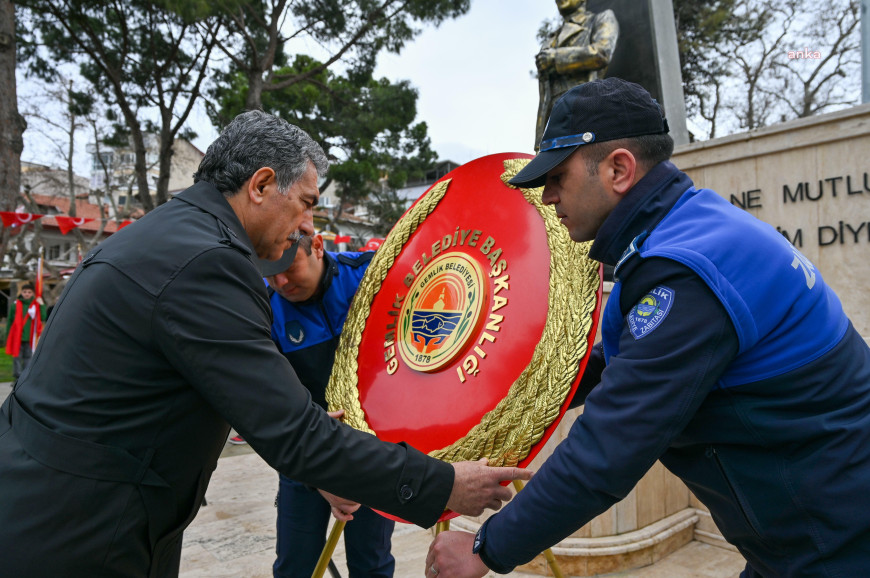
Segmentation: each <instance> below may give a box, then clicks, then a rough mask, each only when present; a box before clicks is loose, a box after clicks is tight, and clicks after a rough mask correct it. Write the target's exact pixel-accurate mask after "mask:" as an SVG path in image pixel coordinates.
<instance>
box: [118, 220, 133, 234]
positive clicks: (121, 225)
mask: <svg viewBox="0 0 870 578" xmlns="http://www.w3.org/2000/svg"><path fill="white" fill-rule="evenodd" d="M132 223H133V221H132V220H130V219H124V220H123V221H122V222H120V223H118V230H119V231H120V230H121V229H123V228H124V227H126V226H127V225H130V224H132Z"/></svg>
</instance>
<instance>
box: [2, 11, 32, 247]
mask: <svg viewBox="0 0 870 578" xmlns="http://www.w3.org/2000/svg"><path fill="white" fill-rule="evenodd" d="M25 128H27V122H26V121H25V120H24V117H23V116H21V115H20V114H18V94H17V92H16V88H15V6H14V5H13V4H12V2H11V0H0V210H2V211H11V210H13V209H14V208H15V203H16V200H17V198H18V194H19V191H20V190H21V151H22V150H24V139H23V137H22V135H23V134H24V129H25ZM8 240H9V233H8V231H7V229H5V228H4V229H3V232H2V235H0V262H2V260H3V257H4V256H5V255H6V244H7V242H8Z"/></svg>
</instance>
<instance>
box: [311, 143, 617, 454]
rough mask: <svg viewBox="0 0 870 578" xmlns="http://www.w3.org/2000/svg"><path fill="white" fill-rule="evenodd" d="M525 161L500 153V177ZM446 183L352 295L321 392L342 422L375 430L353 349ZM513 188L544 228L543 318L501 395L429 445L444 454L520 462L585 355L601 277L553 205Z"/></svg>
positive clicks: (406, 222)
mask: <svg viewBox="0 0 870 578" xmlns="http://www.w3.org/2000/svg"><path fill="white" fill-rule="evenodd" d="M528 162H529V161H528V159H509V160H506V161H505V162H504V167H505V172H504V173H503V174H502V175H501V179H502V181H503V182H504V183H505V184H507V185H508V186H509V187H510V188H516V187H513V186H512V185H510V184H508V180H510V179H511V178H513V177H514V176H515V175H516V174H517V173H518V172H519V171H520V170H521V169H522V168H523V167H524V166H525V165H526V164H527V163H528ZM449 185H450V181H449V180H447V181H442V182H441V183H438V185H436V186H435V187H434V188H433V189H432V190H431V191H430V192H429V194H427V195H426V196H425V197H423V198H422V199H421V200H420V202H418V203H417V204H416V205H414V207H413V208H412V209H411V210H410V211H409V212H408V213H407V214H406V215H405V216H404V217H403V218H402V219H401V220H400V221H399V222H398V223H397V224H396V226H395V227H394V229H393V231H392V233H391V234H390V235H389V236H388V237H387V240H386V241H385V242H384V244H383V245H382V246H381V247H380V248H379V249H378V251H377V252H376V253H375V256H374V258H373V259H372V262H371V264H370V265H369V268H368V270H367V271H366V273H365V275H364V276H363V280H362V283H361V284H360V286H359V289H358V290H357V293H356V296H355V297H354V300H353V304H352V306H351V309H350V313H349V314H348V317H347V321H346V322H345V325H344V331H343V332H342V334H341V341H340V343H339V348H338V353H337V355H336V360H335V366H334V368H333V372H332V376H331V378H330V380H329V385H328V386H327V390H326V397H327V400H328V401H329V405H330V408H331V409H336V408H344V410H345V417H344V420H345V422H346V423H348V424H349V425H351V426H353V427H355V428H356V429H359V430H362V431H366V432H369V433H371V434H375V432H374V431H373V430H372V429H371V428H370V427H369V425H368V423H366V420H365V412H364V411H363V409H362V406H361V405H360V402H359V392H358V391H357V369H358V363H357V356H358V354H359V345H360V341H361V340H362V332H363V329H364V328H365V322H366V319H367V318H368V315H369V312H370V310H371V304H372V301H373V300H374V296H375V294H376V293H377V292H378V290H379V289H380V287H381V284H382V283H383V281H384V279H385V278H386V276H387V273H388V272H389V270H390V268H391V267H392V266H393V263H395V260H396V258H397V257H398V255H399V253H400V252H401V251H402V248H403V247H404V246H405V243H406V242H407V241H408V239H409V238H410V237H411V235H412V234H414V232H415V231H416V230H417V227H418V226H419V225H420V223H422V222H423V220H424V219H425V218H426V217H427V216H428V215H429V214H430V213H431V212H432V211H433V210H434V209H435V207H436V206H437V205H438V203H439V202H440V201H441V199H442V198H444V194H445V193H446V192H447V188H448V187H449ZM520 191H521V192H522V194H523V196H524V197H525V199H526V200H527V201H528V202H529V203H530V204H532V205H533V206H534V207H535V209H536V210H537V211H538V213H539V214H540V215H541V218H543V220H544V225H545V228H546V231H547V244H548V246H549V249H550V289H549V298H548V311H547V320H546V324H545V326H544V331H543V334H542V336H541V340H540V341H539V342H538V344H537V346H535V351H534V354H533V355H532V360H531V362H530V363H529V365H528V366H527V367H526V369H525V370H524V371H523V372H522V373H521V374H520V376H519V377H518V378H517V380H516V381H515V382H514V383H513V385H511V388H510V390H509V391H508V394H507V395H506V396H505V398H504V399H502V400H501V401H500V402H499V403H498V405H496V407H495V408H494V409H493V410H491V411H489V412H488V413H486V414H485V415H484V416H483V417H482V418H481V420H480V423H479V424H478V425H476V426H474V427H473V428H472V429H471V430H470V431H469V432H468V433H467V434H466V435H465V437H463V438H461V439H459V440H457V441H456V442H454V443H453V444H451V445H449V446H447V447H445V448H441V449H439V450H434V451H432V452H430V453H429V455H430V456H432V457H435V458H438V459H441V460H444V461H447V462H457V461H463V460H478V459H480V458H482V457H486V458H488V459H489V463H490V465H492V466H514V465H516V464H517V463H519V462H520V460H522V459H523V458H525V457H526V456H528V455H529V452H530V450H531V448H532V446H534V445H535V444H536V443H538V442H539V441H540V440H541V438H542V437H543V435H544V431H545V430H546V429H547V428H548V427H549V426H550V424H552V423H553V421H555V419H556V418H557V417H558V415H559V410H560V408H561V406H562V404H563V403H564V401H565V398H566V396H567V395H568V392H569V391H570V389H571V384H572V383H573V381H574V379H575V378H576V377H577V368H578V364H579V363H580V361H581V360H582V359H583V358H584V357H585V355H586V350H587V347H588V340H587V337H588V334H589V330H590V328H591V327H592V314H593V313H594V311H595V307H596V300H597V293H598V287H599V284H600V282H601V279H600V277H599V273H598V271H599V264H598V263H597V262H596V261H593V260H591V259H589V257H588V255H589V246H590V244H589V243H574V242H573V241H571V239H570V237H569V236H568V231H567V230H566V229H565V227H563V226H562V225H561V224H560V223H559V220H558V219H557V218H556V212H555V209H553V207H547V206H544V205H543V204H542V203H541V195H540V192H541V189H540V188H538V189H520Z"/></svg>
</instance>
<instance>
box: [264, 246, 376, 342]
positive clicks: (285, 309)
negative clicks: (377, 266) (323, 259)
mask: <svg viewBox="0 0 870 578" xmlns="http://www.w3.org/2000/svg"><path fill="white" fill-rule="evenodd" d="M328 254H329V256H330V257H331V258H332V259H333V260H334V261H335V263H336V265H337V267H338V275H336V276H335V277H333V278H332V281H331V284H330V286H329V288H328V289H327V290H326V293H325V294H324V295H323V296H322V298H321V299H320V300H319V301H318V302H316V303H291V302H289V301H287V300H286V299H284V298H283V297H281V296H280V295H279V294H278V293H277V292H273V293H272V294H271V296H270V297H269V300H270V302H271V304H272V339H273V340H274V341H275V342H277V343H278V345H279V346H280V348H281V351H282V352H284V353H289V352H291V351H295V350H297V349H304V348H307V347H312V346H314V345H317V344H318V343H323V342H324V341H328V340H330V339H332V338H333V337H337V336H338V335H340V334H341V330H342V328H343V327H344V322H345V320H346V319H347V313H348V310H349V309H350V303H351V301H352V300H353V296H354V294H355V293H356V289H357V287H359V284H360V280H361V279H362V277H363V274H365V272H366V269H367V268H368V262H365V263H364V264H362V265H355V266H351V265H348V264H346V263H345V262H343V260H342V259H339V254H338V253H331V252H328ZM341 255H342V257H343V259H344V260H345V261H347V260H353V259H356V258H357V257H358V256H359V255H360V254H359V253H350V252H345V253H341Z"/></svg>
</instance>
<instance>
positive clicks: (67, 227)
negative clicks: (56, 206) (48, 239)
mask: <svg viewBox="0 0 870 578" xmlns="http://www.w3.org/2000/svg"><path fill="white" fill-rule="evenodd" d="M54 220H55V221H57V228H58V229H60V232H61V233H62V234H64V235H66V234H67V233H69V232H70V231H72V230H73V229H75V228H76V227H81V226H82V225H84V224H85V223H89V222H91V221H93V219H85V218H84V217H55V218H54Z"/></svg>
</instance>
